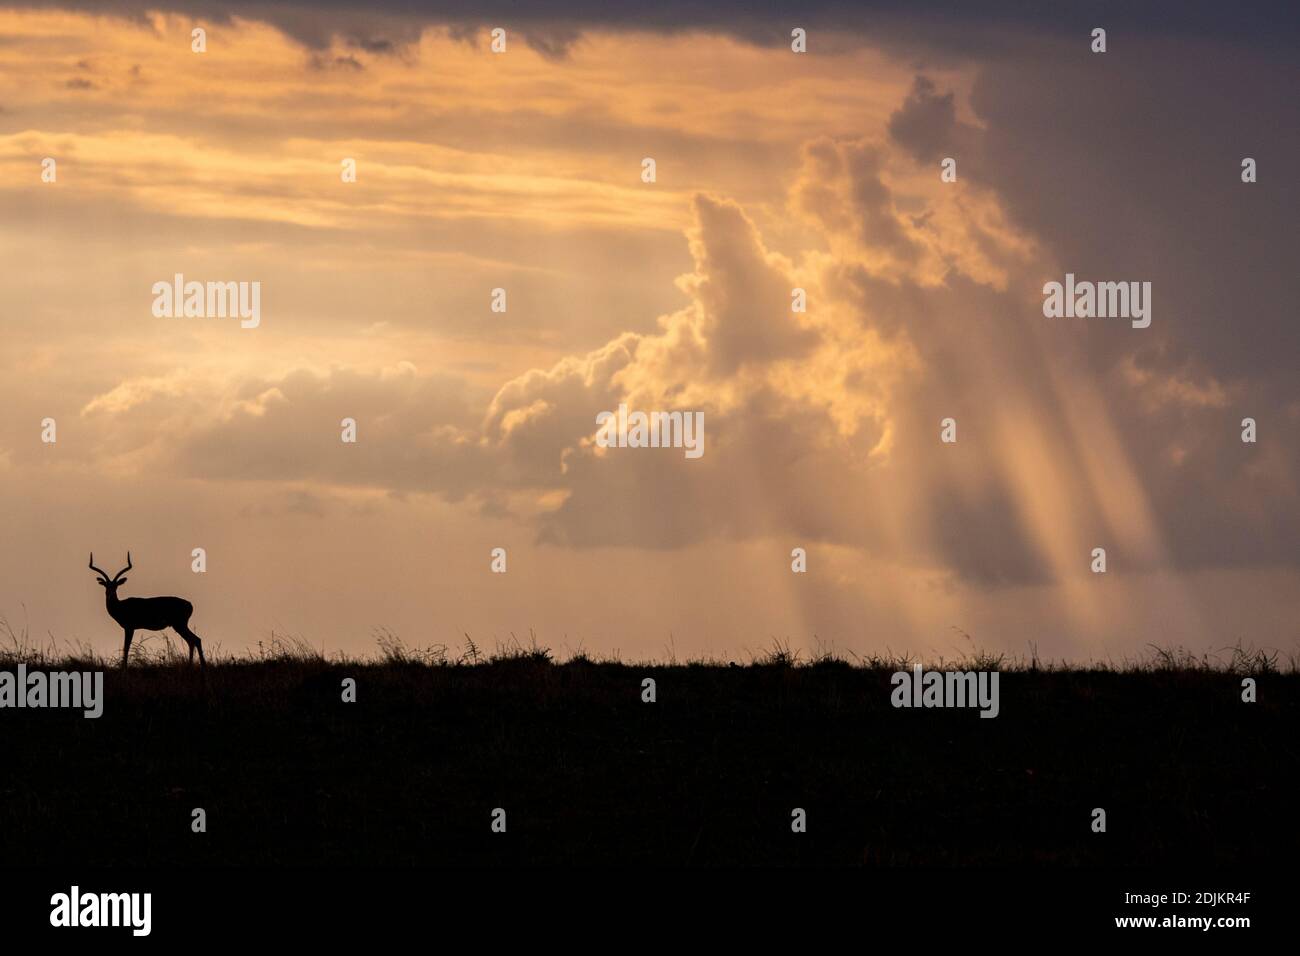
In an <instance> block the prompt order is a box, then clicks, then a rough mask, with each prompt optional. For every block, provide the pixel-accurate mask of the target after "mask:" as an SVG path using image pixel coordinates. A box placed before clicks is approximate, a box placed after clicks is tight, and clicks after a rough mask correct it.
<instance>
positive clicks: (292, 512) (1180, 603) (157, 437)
mask: <svg viewBox="0 0 1300 956" xmlns="http://www.w3.org/2000/svg"><path fill="white" fill-rule="evenodd" d="M1049 6H1050V5H1023V4H1018V3H1010V2H1007V3H1001V4H999V3H979V4H956V3H952V4H946V3H935V4H931V5H926V6H923V7H920V8H918V7H917V6H916V5H911V4H901V3H886V2H879V3H859V4H839V3H823V4H804V5H797V6H795V5H792V6H790V7H788V8H782V5H780V4H773V5H763V6H762V7H761V8H760V9H759V10H758V11H757V12H755V11H754V10H753V5H751V4H740V3H715V4H709V5H707V9H705V5H693V4H684V3H666V4H655V5H648V6H645V5H638V6H633V5H630V4H629V5H621V4H604V3H599V4H598V3H590V2H580V3H569V4H555V5H552V6H550V7H549V8H547V9H546V10H545V11H544V12H543V11H541V8H530V10H528V11H519V10H516V9H515V5H513V4H504V3H499V4H493V3H476V4H467V3H432V2H430V3H421V2H414V0H390V2H378V3H373V4H367V5H364V8H362V7H361V6H359V5H347V4H341V3H333V2H320V0H317V2H311V0H304V2H302V3H298V4H294V5H291V6H283V5H274V4H267V3H224V2H186V0H173V2H171V3H170V4H169V3H168V2H167V0H160V2H159V3H156V4H138V3H133V2H114V3H107V4H91V3H61V4H60V3H54V4H50V3H27V4H23V5H21V6H13V5H0V210H2V212H3V215H2V216H0V290H3V300H0V323H2V326H0V328H2V331H3V345H0V529H3V531H2V532H0V533H3V537H4V541H5V544H6V547H4V548H0V615H3V617H4V619H6V620H7V621H8V622H9V623H10V625H11V626H13V627H14V628H15V630H21V629H23V628H26V629H27V630H28V631H29V633H30V634H31V636H32V638H33V639H34V640H37V641H41V642H45V641H54V642H57V643H58V644H60V645H63V644H74V643H75V644H77V645H81V646H90V647H92V648H94V649H95V650H96V651H98V652H100V653H103V654H106V655H111V654H114V653H116V652H117V651H118V649H120V643H121V634H120V631H119V630H118V628H117V626H116V625H115V624H114V622H113V621H112V620H110V619H109V618H108V616H107V614H106V612H105V609H104V604H103V592H102V590H101V589H100V588H99V587H97V586H96V585H95V581H94V575H93V573H92V572H91V571H90V570H88V569H87V567H86V561H87V557H88V555H89V552H91V551H94V552H95V555H96V563H97V564H99V565H100V566H101V567H105V568H107V569H108V570H109V571H110V573H111V572H112V571H114V570H116V569H117V567H120V566H122V565H124V564H125V562H126V552H127V551H128V549H129V550H130V552H131V555H132V558H133V562H134V569H133V571H132V573H131V576H130V581H129V583H128V584H125V585H123V587H122V592H121V593H122V596H123V597H127V596H148V595H155V594H178V595H181V596H184V597H187V598H189V599H190V600H191V601H192V602H193V603H194V605H195V608H196V610H195V615H194V617H193V619H192V621H191V624H192V626H193V628H194V630H195V631H196V632H197V633H198V634H199V635H200V636H202V637H203V639H204V644H205V647H206V648H208V649H209V653H211V652H212V651H213V650H214V649H216V650H220V651H225V652H228V653H239V652H242V651H244V650H247V649H250V648H255V647H256V646H257V645H258V643H259V642H263V643H265V642H268V641H269V640H270V638H271V635H272V634H273V633H274V634H279V635H289V636H295V637H300V638H302V639H303V640H305V641H307V642H309V643H311V644H312V645H314V646H316V647H319V648H323V649H324V650H325V651H326V652H327V653H335V652H343V653H349V654H369V653H373V652H375V650H376V649H377V644H376V639H377V635H379V634H381V633H389V634H395V635H397V636H399V637H400V638H401V639H402V640H403V641H405V642H406V643H407V644H408V645H412V646H420V647H423V646H429V645H447V646H448V647H449V648H450V649H451V650H452V652H453V653H455V652H457V651H458V650H459V649H460V648H462V647H463V646H464V644H465V640H466V635H469V636H470V637H471V638H472V639H473V640H474V641H475V642H476V644H477V645H478V646H479V647H482V648H487V649H491V648H493V647H494V646H497V645H504V644H508V643H510V642H511V641H512V640H518V641H520V642H522V643H527V642H528V641H529V637H528V635H529V634H530V632H531V633H534V634H535V635H536V638H537V641H538V643H539V644H542V645H545V646H549V647H551V648H553V649H554V650H555V652H556V653H557V654H558V655H559V656H560V657H565V656H568V655H570V654H573V653H577V652H579V651H583V652H586V653H588V654H590V655H593V656H604V655H618V656H620V657H622V658H623V659H649V658H654V659H666V658H670V657H675V658H677V659H679V660H680V659H688V658H693V657H710V658H712V657H716V658H728V659H737V658H740V659H744V658H745V656H746V655H752V654H755V653H761V652H762V651H764V650H766V649H770V648H771V647H772V646H773V644H774V642H778V643H781V644H783V645H788V646H789V647H791V648H792V649H795V650H799V651H802V652H804V653H805V654H808V653H814V652H817V651H824V650H830V651H833V652H835V653H838V654H841V655H844V656H848V655H850V654H857V655H867V654H871V653H873V652H874V653H881V652H885V651H889V652H893V653H912V654H919V655H922V656H924V657H926V658H929V659H934V658H939V657H947V658H953V657H958V656H961V655H962V654H964V653H967V652H969V651H971V650H972V649H973V648H975V647H979V648H982V649H985V650H989V651H993V652H998V651H1003V652H1007V653H1009V654H1027V653H1029V652H1030V651H1031V650H1036V652H1037V653H1038V654H1039V655H1040V656H1041V657H1043V658H1052V659H1067V660H1075V661H1084V660H1090V659H1111V660H1116V661H1118V660H1124V659H1130V658H1134V657H1138V656H1140V655H1142V654H1143V653H1144V652H1146V651H1147V650H1148V649H1149V647H1150V645H1153V644H1154V645H1158V646H1161V647H1169V646H1174V645H1181V646H1185V647H1187V648H1189V649H1192V650H1193V651H1195V652H1202V651H1215V650H1218V649H1222V648H1224V647H1227V646H1230V645H1233V644H1236V643H1237V642H1238V641H1241V642H1243V643H1245V644H1249V645H1254V646H1257V647H1271V648H1279V649H1281V650H1282V651H1283V653H1284V654H1285V653H1287V652H1295V651H1297V650H1300V619H1298V618H1297V614H1296V610H1297V597H1298V596H1300V548H1297V541H1298V540H1300V496H1298V494H1297V490H1298V483H1300V388H1298V387H1297V377H1296V368H1297V355H1300V342H1298V341H1297V332H1296V315H1295V303H1296V302H1297V301H1300V297H1298V295H1297V293H1298V292H1300V289H1297V281H1298V280H1297V275H1298V271H1297V269H1296V259H1295V225H1294V220H1295V211H1296V209H1297V208H1298V206H1297V186H1296V177H1295V173H1294V169H1293V168H1292V164H1293V163H1294V157H1295V156H1296V155H1297V152H1298V151H1297V146H1298V145H1300V143H1298V142H1297V140H1298V139H1300V133H1298V130H1300V124H1298V123H1297V119H1298V118H1300V117H1298V116H1297V106H1296V101H1295V97H1294V90H1295V89H1296V88H1297V87H1298V86H1300V83H1298V82H1297V80H1300V76H1297V73H1298V72H1300V71H1298V70H1297V63H1296V57H1295V53H1294V50H1295V40H1296V33H1297V30H1296V24H1295V22H1294V19H1293V15H1291V14H1288V13H1287V12H1286V7H1285V6H1283V5H1280V4H1279V5H1271V4H1260V5H1253V6H1252V8H1251V9H1250V10H1248V11H1236V10H1233V9H1230V6H1229V5H1213V4H1203V3H1187V4H1149V5H1140V7H1141V8H1140V9H1138V10H1133V9H1130V8H1131V7H1132V6H1133V5H1131V4H1097V5H1094V6H1092V7H1074V8H1072V9H1071V10H1070V11H1069V12H1063V13H1053V12H1052V11H1051V10H1050V9H1047V8H1048V7H1049ZM196 27H201V28H202V29H203V30H204V31H205V33H206V37H205V38H206V49H205V51H204V52H201V53H200V52H194V50H193V48H192V44H193V40H192V31H193V30H194V29H195V28H196ZM1097 27H1100V28H1103V29H1105V30H1106V43H1107V49H1106V51H1105V52H1104V53H1097V52H1093V50H1092V48H1091V47H1092V45H1093V42H1094V41H1093V38H1092V31H1093V29H1094V28H1097ZM497 28H499V29H502V30H504V31H505V33H504V37H505V49H504V51H503V52H494V50H493V49H492V39H491V36H492V35H491V31H492V30H493V29H497ZM795 28H801V29H804V30H805V31H806V36H807V47H806V52H803V53H796V52H794V51H793V50H792V48H791V31H792V30H793V29H795ZM47 158H48V159H53V160H54V161H55V167H54V168H55V177H54V181H52V182H51V181H45V177H43V172H44V170H45V166H44V165H43V161H44V160H46V159H47ZM646 158H652V159H654V161H655V176H654V181H653V182H647V181H645V178H644V176H643V169H644V166H643V160H644V159H646ZM1245 158H1252V159H1254V160H1255V164H1256V181H1254V182H1249V183H1247V182H1243V181H1242V162H1243V159H1245ZM345 159H352V160H354V161H355V169H356V181H355V182H345V181H344V177H343V175H341V171H342V163H343V161H344V160H345ZM947 159H952V160H955V167H954V168H955V173H956V177H955V181H945V178H944V177H943V175H942V172H943V164H944V161H945V160H947ZM949 178H950V179H951V177H949ZM178 273H179V274H182V275H184V276H185V277H186V279H187V280H198V281H222V282H250V283H251V282H257V283H260V295H261V298H260V316H259V321H258V324H257V326H256V327H255V328H245V327H243V324H242V323H241V322H240V321H239V320H238V319H231V318H217V317H188V318H186V317H168V316H165V315H163V316H160V315H157V314H155V311H156V310H155V309H154V302H155V293H154V291H153V289H154V284H155V283H158V282H164V283H171V282H172V279H173V276H175V275H176V274H178ZM1067 273H1068V274H1072V275H1074V276H1076V277H1077V278H1078V280H1080V281H1094V282H1105V281H1113V282H1139V283H1150V290H1151V292H1150V308H1151V313H1150V315H1151V322H1150V325H1149V326H1148V327H1145V328H1139V327H1135V326H1134V325H1133V324H1131V323H1130V322H1129V321H1128V320H1127V319H1123V318H1119V319H1116V318H1097V317H1093V318H1079V317H1074V318H1064V317H1062V318H1049V317H1047V316H1045V315H1044V311H1043V303H1044V292H1043V289H1044V284H1045V283H1048V282H1052V281H1057V282H1064V281H1065V276H1066V274H1067ZM494 289H504V290H505V293H506V297H505V302H506V307H505V311H494V310H493V308H492V305H493V301H494V298H493V296H494V294H493V290H494ZM794 289H802V290H804V293H805V296H806V302H807V306H806V311H803V312H797V311H794V310H793V309H792V290H794ZM620 404H625V405H627V406H628V407H629V408H630V409H632V410H645V411H647V412H648V411H655V410H658V411H683V412H690V413H695V412H698V413H702V415H703V421H704V434H705V445H704V449H705V450H704V454H703V455H701V456H700V457H698V458H689V457H687V456H686V455H685V454H683V452H682V450H681V449H677V448H606V447H601V444H600V443H599V442H598V440H597V438H598V434H597V433H598V427H597V424H596V416H597V415H598V414H599V413H601V412H602V411H610V410H617V409H618V407H619V406H620ZM345 418H350V419H353V420H355V422H356V441H355V442H345V441H343V440H342V427H341V425H342V422H343V419H345ZM1245 418H1251V419H1253V420H1254V422H1255V429H1256V436H1255V437H1256V440H1255V441H1253V442H1244V441H1242V431H1243V426H1242V420H1243V419H1245ZM47 419H53V421H54V424H55V438H56V440H55V441H52V442H51V441H47V440H43V439H44V438H48V429H47V427H46V425H45V424H44V423H45V422H46V420H47ZM945 419H952V420H953V421H954V422H955V431H956V441H953V442H945V441H942V440H941V437H942V436H941V432H942V426H941V423H942V422H943V421H944V420H945ZM195 548H202V549H203V550H204V553H205V555H206V570H204V571H203V572H202V573H196V572H195V571H194V570H193V564H192V560H193V559H192V554H193V551H194V549H195ZM496 548H502V549H504V550H505V553H506V571H505V573H496V572H494V571H493V569H492V552H493V549H496ZM1097 548H1102V549H1104V551H1105V562H1106V566H1105V571H1104V573H1097V571H1095V570H1094V568H1095V567H1096V558H1095V550H1094V549H1097ZM794 549H803V551H804V553H805V554H806V571H802V572H796V571H794V570H793V569H792V564H793V561H794V559H793V558H792V552H793V551H794ZM109 565H112V566H113V567H108V566H109ZM512 635H513V638H512Z"/></svg>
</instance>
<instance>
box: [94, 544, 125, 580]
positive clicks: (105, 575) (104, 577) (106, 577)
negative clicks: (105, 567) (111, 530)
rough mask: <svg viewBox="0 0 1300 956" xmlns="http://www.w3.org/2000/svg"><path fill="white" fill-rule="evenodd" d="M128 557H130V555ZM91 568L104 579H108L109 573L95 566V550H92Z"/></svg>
mask: <svg viewBox="0 0 1300 956" xmlns="http://www.w3.org/2000/svg"><path fill="white" fill-rule="evenodd" d="M128 557H129V555H128ZM90 570H92V571H94V572H95V573H96V574H98V575H99V577H100V578H101V579H102V580H103V581H108V575H107V574H105V573H104V572H103V571H101V570H99V568H97V567H95V552H94V551H92V552H90Z"/></svg>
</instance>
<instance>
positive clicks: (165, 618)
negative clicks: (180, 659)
mask: <svg viewBox="0 0 1300 956" xmlns="http://www.w3.org/2000/svg"><path fill="white" fill-rule="evenodd" d="M90 570H92V571H94V572H95V574H96V575H98V580H99V583H100V585H101V586H102V587H103V588H104V603H105V605H106V606H107V608H108V616H109V617H111V618H112V619H113V620H115V621H117V623H118V624H120V625H122V631H123V633H124V634H125V636H126V640H125V641H124V642H123V644H122V667H123V669H125V668H126V659H127V655H129V654H130V653H131V638H133V637H135V632H136V631H161V630H163V629H164V628H168V627H170V628H171V629H172V630H174V631H175V632H176V633H177V634H179V635H180V636H181V637H182V638H184V639H185V643H186V644H188V645H189V646H190V663H191V664H193V663H194V652H195V651H198V652H199V667H200V668H206V667H207V661H205V660H204V659H203V642H202V641H201V640H199V636H198V635H197V634H195V633H194V632H193V631H191V630H190V615H191V614H193V613H194V605H193V604H191V603H190V602H189V601H187V600H185V599H184V598H178V597H150V598H140V597H132V598H127V599H125V600H120V599H119V598H118V596H117V589H118V587H119V585H122V584H125V583H126V577H125V574H126V572H128V571H130V570H131V552H130V551H128V552H127V553H126V567H124V568H123V569H122V570H121V571H118V572H117V574H115V575H113V577H112V578H110V577H109V576H108V575H107V574H105V573H104V572H103V571H101V570H99V568H97V567H95V554H94V552H93V551H92V552H91V554H90Z"/></svg>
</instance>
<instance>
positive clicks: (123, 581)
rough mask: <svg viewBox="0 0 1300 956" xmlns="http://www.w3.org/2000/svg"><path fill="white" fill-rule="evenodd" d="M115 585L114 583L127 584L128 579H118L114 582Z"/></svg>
mask: <svg viewBox="0 0 1300 956" xmlns="http://www.w3.org/2000/svg"><path fill="white" fill-rule="evenodd" d="M113 583H114V584H126V578H118V579H117V580H116V581H114V582H113Z"/></svg>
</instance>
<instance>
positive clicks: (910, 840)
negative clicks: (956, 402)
mask: <svg viewBox="0 0 1300 956" xmlns="http://www.w3.org/2000/svg"><path fill="white" fill-rule="evenodd" d="M347 677H351V678H354V679H355V680H356V682H357V688H358V690H357V702H356V703H343V702H342V700H341V683H342V681H343V679H344V678H347ZM645 677H653V678H655V680H656V681H657V685H658V687H657V691H658V700H657V702H655V703H643V702H642V700H641V681H642V679H643V678H645ZM889 678H890V670H889V669H884V668H882V669H867V668H863V667H850V666H848V665H845V664H841V663H827V664H819V665H808V666H795V667H792V666H788V665H787V664H784V663H775V664H767V665H752V666H746V667H730V666H722V667H718V666H700V665H688V666H638V665H623V664H596V663H590V662H586V661H582V660H579V661H575V662H571V663H567V664H553V663H550V662H548V661H546V660H545V659H544V658H541V657H539V656H528V655H522V656H518V657H516V658H514V659H510V660H501V661H497V662H493V663H488V664H478V665H474V666H468V665H445V666H425V665H422V664H417V663H407V664H403V663H391V662H390V663H385V664H331V663H325V662H323V661H295V660H285V661H265V662H255V663H225V664H218V665H216V666H210V667H209V669H208V673H207V679H206V683H205V682H204V681H203V680H202V679H201V678H200V676H199V673H198V671H197V669H196V670H193V671H191V670H189V669H188V668H186V667H184V666H180V667H177V666H145V667H140V668H135V667H133V668H132V670H130V671H129V672H127V673H126V674H120V673H118V672H116V671H113V670H110V671H109V672H108V673H107V675H106V684H105V706H104V714H103V716H102V717H101V718H100V719H98V720H87V719H83V718H82V717H81V716H80V713H79V712H77V713H73V712H67V711H49V710H45V711H40V710H4V711H0V741H2V744H3V749H2V751H0V859H3V860H4V861H5V863H7V864H13V863H19V862H27V863H39V862H42V861H46V862H48V861H54V860H57V861H59V862H61V863H75V864H85V865H122V864H132V865H136V864H140V865H145V864H148V865H157V864H162V865H169V864H213V863H221V864H335V863H385V864H391V863H396V864H406V863H418V864H433V865H443V864H487V865H494V864H507V863H508V864H525V865H528V864H552V863H567V862H579V863H665V864H695V865H712V864H809V863H830V864H870V865H910V864H927V865H929V864H1011V863H1016V864H1040V863H1042V864H1053V865H1067V866H1073V865H1081V864H1082V865H1093V864H1096V865H1116V864H1118V865H1129V864H1152V865H1171V866H1172V865H1184V864H1197V865H1218V864H1234V865H1248V866H1249V865H1255V864H1259V863H1262V862H1274V861H1282V860H1287V861H1293V860H1294V859H1296V854H1297V850H1300V838H1298V836H1297V833H1298V828H1297V826H1296V822H1295V813H1296V807H1297V795H1298V788H1297V780H1298V778H1300V773H1298V772H1297V761H1298V754H1297V751H1298V748H1300V744H1298V743H1297V738H1296V730H1297V726H1298V723H1297V713H1298V707H1297V705H1298V703H1300V676H1297V675H1296V674H1283V675H1279V674H1268V673H1262V674H1259V675H1257V679H1258V685H1259V687H1258V694H1259V701H1258V703H1253V704H1247V703H1243V702H1242V700H1241V679H1242V678H1241V675H1239V674H1232V673H1225V672H1221V671H1218V672H1216V671H1210V670H1203V669H1193V670H1178V669H1146V670H1141V671H1134V672H1113V671H1038V670H1024V671H1019V672H1004V673H1003V674H1002V676H1001V688H1000V690H1001V694H1000V697H1001V714H1000V716H998V717H997V718H996V719H992V720H989V719H980V718H979V716H978V713H977V711H975V710H904V709H894V708H893V707H892V706H891V705H890V690H891V687H890V683H889ZM196 807H202V808H203V809H204V810H205V811H206V813H207V832H206V833H193V832H191V811H192V810H193V809H194V808H196ZM497 807H501V808H504V809H505V811H506V821H507V832H506V833H504V834H498V833H493V832H492V830H491V826H490V824H491V814H492V811H493V809H494V808H497ZM795 807H802V808H804V809H805V810H806V811H807V820H808V824H807V833H804V834H796V833H792V832H791V826H790V821H791V810H792V808H795ZM1095 807H1101V808H1104V809H1105V811H1106V814H1107V832H1105V833H1094V832H1092V830H1091V827H1090V824H1091V820H1092V816H1091V814H1092V810H1093V808H1095Z"/></svg>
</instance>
